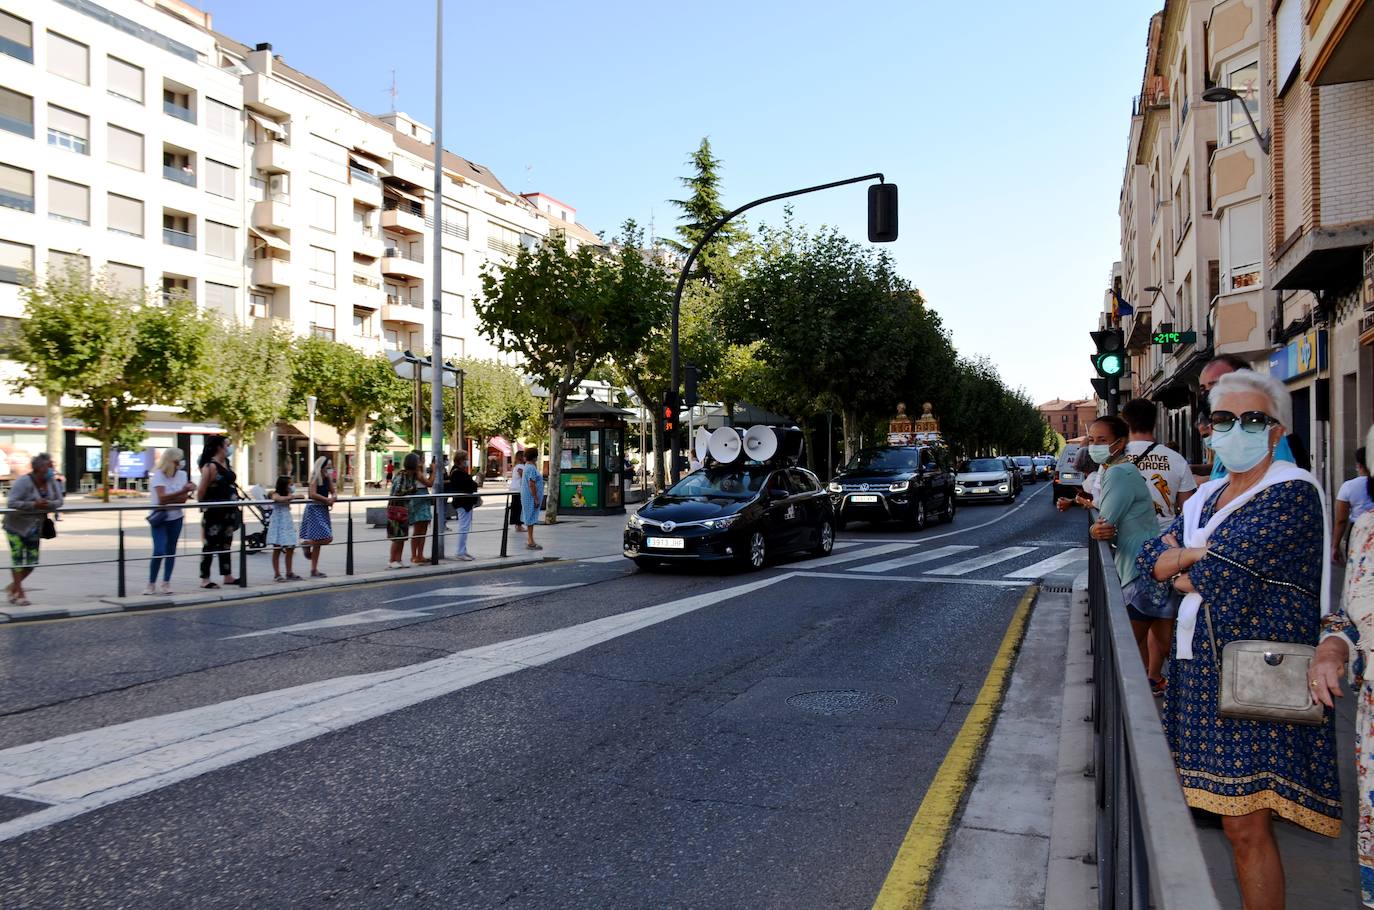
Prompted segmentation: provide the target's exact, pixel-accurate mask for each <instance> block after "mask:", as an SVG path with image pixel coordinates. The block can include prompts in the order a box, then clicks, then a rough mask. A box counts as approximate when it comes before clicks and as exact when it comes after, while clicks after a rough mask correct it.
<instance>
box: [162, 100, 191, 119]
mask: <svg viewBox="0 0 1374 910" xmlns="http://www.w3.org/2000/svg"><path fill="white" fill-rule="evenodd" d="M162 112H163V113H164V114H167V115H168V116H170V117H175V118H177V119H178V120H185V121H186V122H187V123H195V122H196V112H195V111H193V110H191V109H190V108H189V107H182V106H181V105H180V104H177V103H176V102H175V101H164V102H162Z"/></svg>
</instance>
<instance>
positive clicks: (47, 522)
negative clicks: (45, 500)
mask: <svg viewBox="0 0 1374 910" xmlns="http://www.w3.org/2000/svg"><path fill="white" fill-rule="evenodd" d="M39 536H40V537H42V538H43V539H44V540H52V539H53V538H54V537H56V536H57V524H56V523H55V522H54V521H53V520H52V519H51V518H49V517H48V516H46V515H44V516H43V524H42V527H41V530H40V531H39Z"/></svg>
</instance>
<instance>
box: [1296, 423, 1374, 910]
mask: <svg viewBox="0 0 1374 910" xmlns="http://www.w3.org/2000/svg"><path fill="white" fill-rule="evenodd" d="M1365 449H1366V451H1374V428H1370V431H1369V435H1368V436H1367V437H1366V439H1365ZM1346 555H1347V561H1346V571H1345V591H1344V593H1343V594H1342V596H1341V605H1340V609H1338V610H1335V611H1334V612H1332V613H1331V615H1329V616H1327V617H1326V618H1325V619H1324V620H1322V643H1321V644H1320V645H1318V646H1317V655H1316V658H1315V659H1314V660H1313V661H1312V667H1311V669H1310V670H1309V671H1308V676H1309V684H1310V685H1311V686H1312V695H1313V697H1314V698H1316V699H1317V701H1319V702H1321V703H1322V704H1323V705H1326V706H1327V707H1331V706H1332V705H1333V704H1334V703H1333V701H1332V699H1334V698H1340V697H1341V677H1342V676H1343V675H1344V674H1345V667H1346V664H1347V663H1349V664H1350V665H1351V671H1352V673H1351V676H1352V680H1351V681H1352V682H1353V683H1354V690H1355V692H1356V696H1355V698H1356V702H1355V775H1356V781H1357V782H1356V785H1355V792H1356V793H1358V794H1359V798H1360V811H1359V812H1357V813H1356V817H1357V818H1358V819H1359V820H1360V821H1359V825H1360V829H1359V832H1358V834H1357V837H1356V843H1357V844H1358V849H1357V850H1356V854H1357V855H1358V856H1359V862H1360V897H1361V899H1362V900H1363V901H1364V905H1365V906H1366V907H1374V800H1372V799H1371V790H1374V766H1371V763H1374V674H1370V663H1369V653H1370V652H1371V651H1374V511H1369V512H1365V513H1364V514H1363V515H1361V516H1360V517H1359V518H1357V519H1356V520H1355V524H1354V527H1353V528H1352V529H1351V531H1350V546H1349V548H1348V549H1347V550H1346Z"/></svg>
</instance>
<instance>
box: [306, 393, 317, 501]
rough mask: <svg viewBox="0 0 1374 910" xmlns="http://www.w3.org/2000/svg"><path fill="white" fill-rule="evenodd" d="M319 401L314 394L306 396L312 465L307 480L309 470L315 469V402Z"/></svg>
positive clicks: (307, 470)
mask: <svg viewBox="0 0 1374 910" xmlns="http://www.w3.org/2000/svg"><path fill="white" fill-rule="evenodd" d="M317 401H318V399H316V398H315V396H314V395H307V396H305V413H306V414H307V415H309V417H310V443H309V448H308V451H309V452H310V467H308V468H306V472H307V473H306V477H305V479H306V481H307V482H309V480H310V474H309V472H310V471H313V470H315V404H316V402H317Z"/></svg>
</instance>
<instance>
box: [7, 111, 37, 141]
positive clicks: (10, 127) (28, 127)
mask: <svg viewBox="0 0 1374 910" xmlns="http://www.w3.org/2000/svg"><path fill="white" fill-rule="evenodd" d="M0 130H5V131H7V132H10V133H18V134H19V135H21V136H25V137H27V138H29V139H32V138H33V121H32V120H19V119H18V118H15V117H7V116H5V115H4V114H0Z"/></svg>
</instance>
